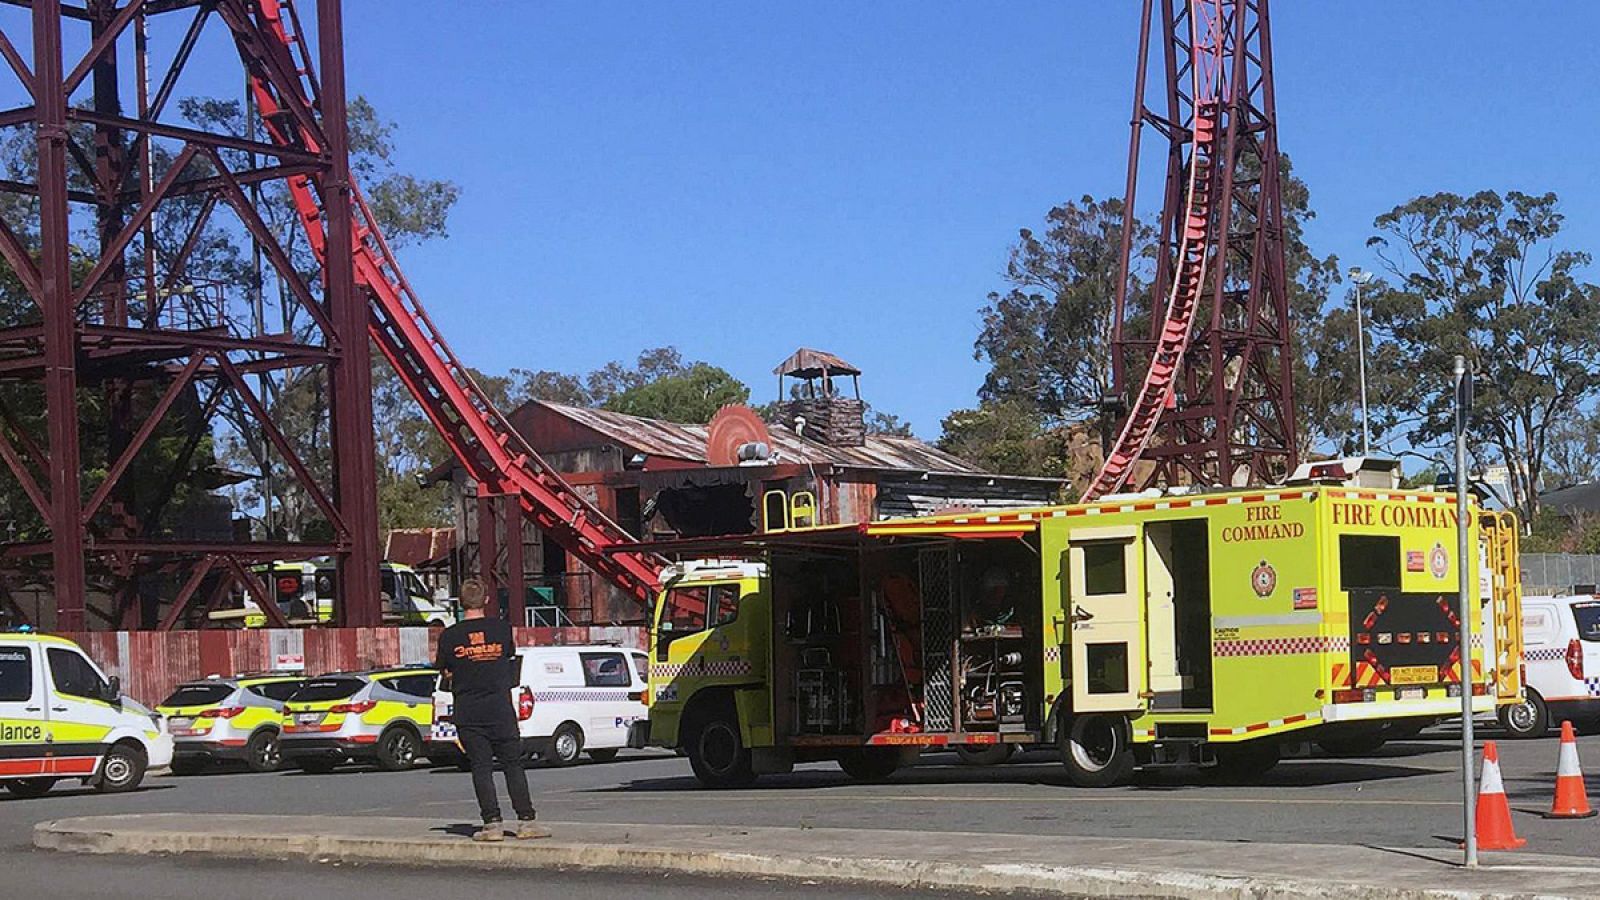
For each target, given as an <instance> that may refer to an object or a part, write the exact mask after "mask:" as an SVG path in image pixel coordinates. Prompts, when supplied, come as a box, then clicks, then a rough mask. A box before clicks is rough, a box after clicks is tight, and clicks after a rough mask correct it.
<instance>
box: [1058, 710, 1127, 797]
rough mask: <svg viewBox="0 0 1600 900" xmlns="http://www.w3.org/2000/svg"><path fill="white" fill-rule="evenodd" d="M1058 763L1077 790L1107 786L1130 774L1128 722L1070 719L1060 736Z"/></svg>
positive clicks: (1095, 717) (1111, 718) (1112, 718)
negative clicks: (1060, 763) (1063, 766)
mask: <svg viewBox="0 0 1600 900" xmlns="http://www.w3.org/2000/svg"><path fill="white" fill-rule="evenodd" d="M1061 762H1062V763H1063V764H1064V765H1065V766H1066V767H1067V777H1068V778H1069V779H1071V780H1072V783H1073V784H1074V785H1077V786H1078V787H1110V786H1112V785H1114V784H1119V783H1121V782H1123V781H1126V780H1127V779H1128V777H1129V776H1130V775H1132V774H1133V765H1134V760H1133V749H1132V748H1131V747H1129V734H1128V720H1127V719H1125V718H1123V717H1122V716H1118V715H1105V714H1087V715H1082V716H1073V717H1072V724H1071V725H1069V726H1068V727H1067V729H1066V730H1065V731H1064V732H1063V733H1062V736H1061Z"/></svg>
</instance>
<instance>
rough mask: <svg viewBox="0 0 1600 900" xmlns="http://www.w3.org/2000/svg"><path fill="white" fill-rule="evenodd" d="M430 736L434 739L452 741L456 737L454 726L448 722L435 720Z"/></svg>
mask: <svg viewBox="0 0 1600 900" xmlns="http://www.w3.org/2000/svg"><path fill="white" fill-rule="evenodd" d="M432 737H433V739H434V740H436V741H453V740H455V739H456V726H455V725H454V724H453V723H450V722H435V723H433V735H432Z"/></svg>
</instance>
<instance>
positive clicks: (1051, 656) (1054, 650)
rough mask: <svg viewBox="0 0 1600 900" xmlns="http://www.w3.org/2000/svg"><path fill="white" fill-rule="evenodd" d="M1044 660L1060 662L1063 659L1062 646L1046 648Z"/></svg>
mask: <svg viewBox="0 0 1600 900" xmlns="http://www.w3.org/2000/svg"><path fill="white" fill-rule="evenodd" d="M1044 661H1045V662H1060V661H1061V648H1060V647H1055V646H1052V647H1046V648H1044Z"/></svg>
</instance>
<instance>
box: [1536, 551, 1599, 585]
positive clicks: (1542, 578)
mask: <svg viewBox="0 0 1600 900" xmlns="http://www.w3.org/2000/svg"><path fill="white" fill-rule="evenodd" d="M1596 585H1600V554H1586V553H1524V554H1522V592H1523V593H1524V594H1535V595H1537V594H1566V593H1570V592H1571V591H1572V590H1573V589H1574V588H1579V589H1582V590H1590V589H1591V588H1592V587H1593V586H1596Z"/></svg>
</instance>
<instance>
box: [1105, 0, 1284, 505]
mask: <svg viewBox="0 0 1600 900" xmlns="http://www.w3.org/2000/svg"><path fill="white" fill-rule="evenodd" d="M1267 5H1268V3H1267V0H1159V2H1158V0H1145V3H1144V11H1143V20H1142V23H1141V32H1140V39H1139V61H1138V70H1137V76H1136V80H1135V85H1136V86H1135V92H1134V116H1133V128H1132V132H1133V133H1132V138H1131V141H1130V147H1129V153H1128V182H1127V194H1126V198H1127V202H1126V209H1125V220H1124V225H1123V240H1122V257H1123V262H1122V278H1121V281H1120V282H1119V286H1118V292H1117V297H1116V309H1115V318H1114V326H1113V328H1114V331H1113V335H1112V339H1113V342H1114V346H1115V352H1114V353H1113V360H1114V362H1113V365H1114V373H1113V375H1114V381H1115V385H1116V392H1117V396H1118V397H1120V398H1130V397H1132V395H1133V394H1134V393H1135V392H1136V391H1138V389H1139V385H1140V381H1141V379H1143V378H1144V377H1145V372H1146V370H1148V369H1149V367H1150V366H1151V360H1152V354H1154V353H1156V352H1157V347H1158V343H1159V338H1160V337H1161V331H1162V328H1163V327H1164V326H1165V325H1167V324H1168V323H1169V321H1170V320H1172V319H1173V318H1177V316H1176V315H1175V314H1174V312H1173V309H1172V307H1173V300H1172V298H1173V297H1174V296H1175V295H1174V293H1173V287H1174V283H1175V279H1177V280H1179V282H1180V285H1179V286H1180V288H1181V287H1182V285H1181V280H1182V278H1183V277H1184V276H1185V274H1186V273H1185V271H1184V269H1185V267H1186V266H1193V264H1192V263H1186V262H1185V261H1184V259H1183V256H1182V252H1183V248H1184V232H1185V229H1186V228H1191V229H1192V228H1193V227H1194V224H1195V223H1194V221H1192V220H1189V221H1186V216H1187V215H1189V214H1191V213H1192V212H1193V211H1194V209H1195V205H1194V204H1195V199H1194V197H1193V196H1191V190H1192V192H1193V194H1195V195H1197V196H1199V197H1201V198H1204V199H1205V207H1204V210H1203V218H1204V220H1205V221H1204V232H1205V234H1206V238H1205V243H1206V250H1205V254H1206V257H1205V260H1204V264H1203V265H1200V266H1198V267H1197V271H1200V272H1203V273H1204V274H1203V275H1202V276H1201V280H1200V282H1199V290H1198V291H1197V293H1196V294H1195V296H1194V299H1193V303H1194V308H1193V309H1192V311H1189V312H1188V313H1186V314H1188V315H1191V318H1190V322H1191V325H1190V328H1191V329H1192V330H1191V332H1190V334H1189V339H1188V344H1187V347H1186V348H1185V349H1184V350H1183V351H1182V355H1181V362H1179V363H1178V364H1177V365H1176V366H1174V374H1173V376H1172V382H1171V385H1170V387H1168V388H1167V390H1168V391H1169V393H1168V394H1167V396H1166V400H1165V403H1163V404H1160V405H1161V406H1162V407H1164V408H1162V410H1161V412H1160V416H1159V419H1158V421H1157V422H1155V423H1153V426H1152V427H1153V431H1152V432H1151V433H1150V434H1149V435H1148V437H1147V438H1146V440H1147V443H1146V445H1145V446H1144V447H1143V448H1142V455H1141V456H1140V458H1141V459H1142V461H1143V462H1142V463H1140V464H1138V465H1136V466H1133V467H1132V468H1131V469H1130V470H1129V474H1128V475H1127V476H1126V478H1127V481H1126V483H1127V484H1129V485H1131V486H1141V485H1152V484H1168V485H1170V484H1190V483H1199V484H1222V485H1243V484H1260V483H1267V482H1273V481H1281V480H1282V479H1283V478H1284V477H1285V476H1286V475H1287V474H1288V472H1289V471H1290V470H1292V468H1293V466H1294V465H1295V462H1296V457H1297V453H1296V439H1295V414H1294V388H1293V357H1292V355H1291V352H1290V341H1291V334H1290V320H1289V303H1288V292H1287V291H1288V285H1287V281H1286V273H1285V265H1284V228H1283V201H1282V197H1281V193H1280V181H1279V179H1280V174H1279V156H1278V138H1277V120H1276V109H1275V100H1274V94H1273V77H1272V41H1271V30H1270V25H1269V16H1268V10H1267ZM1208 34H1209V37H1208V36H1207V35H1208ZM1197 36H1198V37H1197ZM1152 51H1153V52H1152ZM1197 65H1205V66H1212V65H1215V66H1216V69H1217V71H1216V72H1215V73H1209V72H1208V73H1204V74H1205V78H1202V79H1198V80H1197V79H1196V78H1195V77H1194V76H1195V74H1196V72H1195V67H1196V66H1197ZM1152 70H1155V71H1154V74H1153V75H1152ZM1152 81H1153V82H1154V83H1155V85H1161V86H1164V88H1165V90H1159V91H1157V90H1152V88H1153V85H1152V84H1151V82H1152ZM1202 82H1205V83H1208V84H1209V85H1210V91H1211V93H1210V94H1209V95H1208V97H1207V98H1206V103H1205V104H1204V107H1205V108H1203V109H1201V110H1198V112H1199V113H1200V114H1201V115H1200V119H1201V120H1202V124H1201V128H1200V133H1199V134H1198V136H1197V133H1196V120H1197V108H1196V98H1195V97H1194V96H1193V93H1194V90H1195V87H1194V86H1195V85H1196V84H1200V83H1202ZM1213 104H1214V106H1213ZM1147 131H1153V132H1154V134H1155V140H1158V141H1162V142H1164V144H1165V146H1166V148H1167V153H1166V173H1165V185H1164V189H1165V194H1164V196H1163V204H1162V213H1161V219H1160V222H1159V226H1158V228H1159V230H1158V232H1157V237H1156V242H1157V243H1156V247H1157V254H1156V262H1155V271H1154V277H1153V281H1152V283H1151V285H1150V290H1149V292H1148V294H1141V295H1140V296H1132V295H1131V294H1130V280H1131V279H1130V276H1131V274H1132V273H1133V272H1134V270H1135V269H1136V268H1137V267H1138V266H1139V265H1140V261H1139V260H1138V259H1137V258H1136V256H1137V254H1138V252H1139V248H1138V247H1137V246H1135V240H1134V235H1135V233H1136V228H1137V224H1138V223H1137V220H1136V217H1135V212H1134V209H1135V200H1136V191H1137V187H1138V183H1139V169H1140V161H1141V150H1142V147H1141V140H1142V138H1143V137H1144V135H1145V132H1147ZM1197 158H1198V159H1200V164H1199V166H1198V167H1196V168H1198V176H1199V183H1198V184H1196V185H1194V186H1193V188H1192V189H1191V187H1190V184H1191V182H1190V178H1191V175H1192V174H1196V173H1195V172H1193V171H1192V168H1191V167H1192V166H1193V164H1194V162H1195V160H1196V159H1197ZM1192 237H1193V233H1192V232H1191V238H1192ZM1145 318H1147V319H1148V323H1149V329H1148V333H1147V334H1139V335H1138V336H1134V335H1131V334H1128V333H1124V329H1125V328H1126V329H1128V331H1130V332H1132V331H1134V330H1138V331H1141V332H1143V331H1144V329H1143V328H1141V327H1139V326H1140V323H1142V321H1143V320H1144V319H1145ZM1130 408H1133V409H1135V414H1137V407H1136V406H1135V405H1134V404H1133V403H1131V402H1130ZM1125 424H1126V423H1125ZM1129 430H1137V429H1129ZM1107 481H1108V482H1109V481H1110V479H1107Z"/></svg>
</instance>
